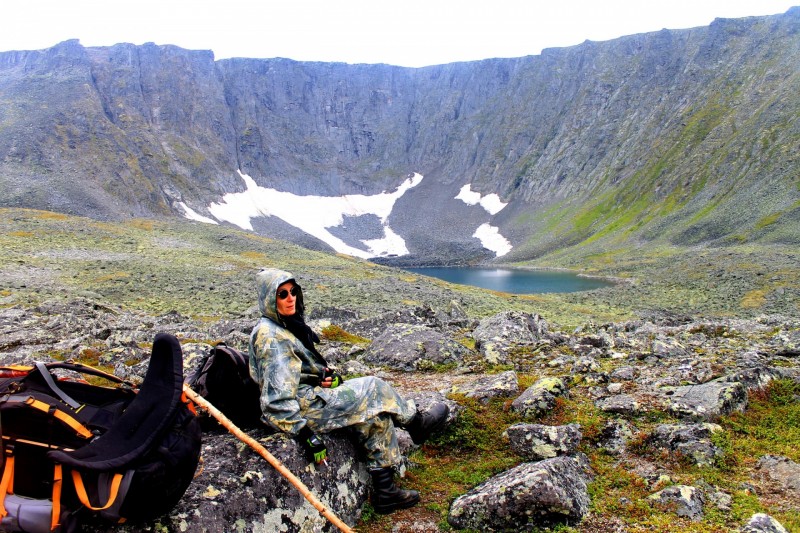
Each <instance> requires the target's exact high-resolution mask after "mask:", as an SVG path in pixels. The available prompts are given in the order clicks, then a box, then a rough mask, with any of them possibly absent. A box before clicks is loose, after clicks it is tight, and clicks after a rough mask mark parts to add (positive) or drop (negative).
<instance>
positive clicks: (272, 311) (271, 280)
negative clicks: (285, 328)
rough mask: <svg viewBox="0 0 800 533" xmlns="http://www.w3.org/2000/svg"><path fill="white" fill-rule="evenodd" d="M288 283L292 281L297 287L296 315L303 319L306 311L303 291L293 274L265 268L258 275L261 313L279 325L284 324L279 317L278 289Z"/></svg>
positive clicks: (257, 287)
mask: <svg viewBox="0 0 800 533" xmlns="http://www.w3.org/2000/svg"><path fill="white" fill-rule="evenodd" d="M287 281H292V282H294V284H295V285H296V286H297V289H298V293H297V303H296V305H295V308H296V310H297V311H296V313H295V314H296V315H299V316H300V317H301V318H302V316H303V312H304V311H305V306H304V305H303V289H302V288H301V287H300V285H298V284H297V281H295V279H294V276H293V275H292V274H291V273H289V272H286V271H284V270H279V269H277V268H264V269H262V270H261V271H260V272H259V273H258V274H256V290H257V291H258V310H259V311H261V316H265V317H267V318H269V319H270V320H272V321H274V322H277V323H278V324H283V320H281V318H280V317H279V316H278V294H277V292H278V287H280V286H281V285H283V284H284V283H286V282H287Z"/></svg>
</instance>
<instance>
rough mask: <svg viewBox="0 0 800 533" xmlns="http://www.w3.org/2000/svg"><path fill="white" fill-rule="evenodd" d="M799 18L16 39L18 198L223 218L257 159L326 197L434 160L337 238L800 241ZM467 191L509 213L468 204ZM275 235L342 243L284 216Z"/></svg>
mask: <svg viewBox="0 0 800 533" xmlns="http://www.w3.org/2000/svg"><path fill="white" fill-rule="evenodd" d="M799 23H800V9H799V8H793V9H791V10H789V11H788V12H787V13H786V14H784V15H780V16H773V17H760V18H747V19H737V20H717V21H715V22H714V23H712V24H711V25H710V26H709V27H704V28H696V29H692V30H681V31H669V30H663V31H661V32H656V33H650V34H642V35H635V36H630V37H624V38H620V39H616V40H613V41H608V42H603V43H594V42H586V43H584V44H582V45H579V46H575V47H570V48H562V49H550V50H545V51H544V52H543V53H542V54H541V55H539V56H531V57H523V58H517V59H496V60H486V61H478V62H469V63H457V64H450V65H441V66H435V67H427V68H420V69H409V68H401V67H393V66H388V65H347V64H336V63H302V62H296V61H290V60H285V59H269V60H263V59H229V60H222V61H215V60H214V58H213V54H212V53H211V52H208V51H188V50H183V49H179V48H176V47H172V46H156V45H153V44H145V45H142V46H133V45H129V44H119V45H115V46H113V47H108V48H85V47H83V46H81V45H80V44H79V43H78V42H77V41H68V42H64V43H61V44H59V45H57V46H54V47H53V48H50V49H47V50H42V51H27V52H6V53H2V54H0V187H2V190H3V192H4V194H3V195H2V198H0V205H2V206H23V207H35V208H45V209H52V210H56V211H63V212H69V213H78V214H83V215H89V216H92V217H95V218H127V217H132V216H144V217H154V216H155V217H161V216H175V215H178V216H186V215H187V213H190V212H191V213H194V214H196V215H197V216H198V217H199V216H204V217H207V218H208V219H210V220H211V219H214V218H215V217H214V216H213V215H212V214H211V211H210V210H209V207H210V206H211V205H212V204H215V203H220V202H222V201H223V200H224V198H225V195H226V194H228V193H236V192H241V191H243V190H244V188H245V184H244V182H243V181H242V179H241V177H240V176H239V174H238V173H237V171H241V172H242V173H244V174H246V175H248V176H250V177H252V179H253V180H254V182H255V183H256V184H257V185H258V186H259V187H263V188H265V189H273V190H277V191H280V192H288V193H292V194H294V195H316V196H325V197H337V196H342V195H347V194H363V195H377V194H379V193H381V192H382V191H391V190H394V189H396V188H397V187H398V186H399V184H400V183H402V182H403V180H405V179H406V177H407V176H408V175H409V174H411V173H413V172H418V173H419V174H421V175H423V176H424V177H425V178H424V180H423V181H422V183H421V184H419V185H418V186H416V187H414V188H413V189H411V190H410V191H408V192H407V193H406V194H404V195H403V196H402V197H401V198H399V199H398V200H397V201H396V202H395V204H394V205H393V208H392V209H391V213H390V214H388V215H387V216H385V217H383V218H382V219H381V224H382V226H381V225H378V226H376V225H375V223H374V220H373V218H374V216H375V215H374V214H373V215H364V214H363V213H362V214H359V213H354V214H351V215H349V216H351V217H352V218H351V219H348V220H350V222H351V223H350V224H346V223H344V222H342V223H340V224H339V226H338V232H339V233H338V234H337V236H339V237H340V238H342V239H343V240H344V241H345V242H348V244H350V243H356V245H357V246H361V248H362V249H365V248H364V245H363V244H358V243H359V242H360V241H361V240H364V239H373V238H376V235H375V234H376V233H377V236H378V237H380V236H385V235H386V234H388V233H387V228H389V227H390V228H391V230H392V232H393V233H395V234H397V235H399V237H400V238H402V239H403V240H404V242H405V245H406V247H407V250H408V255H407V256H406V259H407V260H410V261H418V262H419V261H422V262H443V261H446V260H448V261H452V260H454V259H457V260H475V259H489V258H492V257H494V256H495V255H498V253H497V252H494V253H493V252H492V251H490V250H488V249H487V248H489V247H488V246H487V245H486V242H485V241H481V240H480V239H479V238H476V237H475V234H476V230H477V229H478V228H479V227H481V225H483V224H489V225H490V226H491V228H494V230H495V231H497V232H498V234H499V235H502V237H503V238H504V239H507V241H508V242H509V243H510V245H511V246H512V248H511V252H510V253H508V255H506V256H504V259H509V258H511V259H526V258H532V257H538V256H541V255H543V254H546V253H548V252H550V251H552V250H555V249H560V248H564V247H566V246H571V245H572V246H574V245H579V246H581V247H583V248H585V250H586V251H587V253H590V252H592V251H593V250H596V249H608V248H609V246H612V247H619V246H629V245H630V243H631V242H637V243H640V242H643V241H658V242H670V243H673V244H679V245H695V244H705V243H713V244H720V243H730V242H742V241H748V242H749V241H759V242H769V243H772V242H780V243H793V244H796V243H797V238H798V237H797V236H798V235H800V231H798V224H800V188H799V187H798V181H797V179H798V178H797V176H798V175H800V172H799V170H800V163H799V162H798V159H797V156H796V154H797V150H798V148H799V147H800V125H798V124H800V122H799V121H798V120H797V116H798V114H800V97H799V96H798V95H800V74H799V72H798V68H797V65H798V64H800V32H799V31H798V28H800V24H799ZM464 185H470V187H471V190H472V191H473V192H477V193H479V194H481V195H484V196H485V195H488V194H492V193H494V194H497V195H499V198H500V199H501V200H502V202H504V203H506V204H507V206H506V207H505V208H504V209H503V210H501V211H498V212H495V213H489V212H487V211H486V210H484V209H482V208H481V207H480V206H478V205H467V204H465V203H464V202H462V201H460V200H456V199H455V197H456V196H457V195H458V194H459V191H460V190H461V189H462V187H463V186H464ZM300 205H301V206H302V205H303V203H302V202H300ZM183 206H185V207H188V209H190V210H191V211H187V209H185V208H184V207H183ZM301 209H302V207H301ZM311 215H313V213H310V214H309V216H311ZM364 217H366V218H364ZM370 217H371V218H370ZM217 220H218V221H219V219H217ZM333 225H334V226H336V224H333ZM253 228H254V229H255V230H256V231H258V232H260V233H262V234H267V235H272V236H279V237H288V238H290V239H294V240H297V241H299V242H303V243H304V244H306V245H308V246H312V247H318V248H327V247H329V246H330V242H327V241H326V240H325V239H324V238H320V237H318V236H316V237H309V236H308V235H307V231H304V230H302V229H298V227H297V225H296V224H292V223H291V222H287V221H286V219H285V218H284V219H282V218H280V217H279V216H277V215H274V214H273V216H263V217H260V218H258V219H257V220H256V221H255V223H253ZM366 253H367V255H369V252H366ZM384 255H390V254H384Z"/></svg>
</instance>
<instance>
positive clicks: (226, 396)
mask: <svg viewBox="0 0 800 533" xmlns="http://www.w3.org/2000/svg"><path fill="white" fill-rule="evenodd" d="M187 384H188V385H189V386H190V387H191V388H192V389H193V390H194V391H195V392H197V394H199V395H200V396H202V397H203V398H205V399H206V400H208V402H209V403H210V404H211V405H213V406H214V407H216V408H217V409H219V410H220V411H222V413H223V414H224V415H225V416H227V417H228V418H229V419H230V420H231V422H233V423H234V424H236V425H237V426H239V427H245V428H247V427H251V428H252V427H258V426H262V427H266V426H265V425H264V424H263V423H262V422H261V388H260V387H259V386H258V383H256V382H255V380H254V379H253V378H252V377H250V367H249V362H248V357H247V354H245V353H243V352H240V351H239V350H237V349H236V348H232V347H230V346H228V345H227V344H225V343H224V342H221V343H219V344H217V345H216V346H213V347H212V348H211V349H210V350H209V352H208V354H206V355H205V357H203V359H202V360H201V361H200V365H199V366H198V367H197V371H196V372H195V373H194V374H193V375H192V376H191V377H190V378H189V380H188V381H187ZM203 424H204V428H209V429H210V428H211V427H213V425H215V424H213V425H212V422H211V421H210V420H209V419H207V418H204V419H203Z"/></svg>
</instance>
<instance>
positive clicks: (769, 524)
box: [739, 513, 788, 533]
mask: <svg viewBox="0 0 800 533" xmlns="http://www.w3.org/2000/svg"><path fill="white" fill-rule="evenodd" d="M739 531H740V532H741V533H788V531H787V530H786V528H785V527H783V524H781V523H780V522H778V521H777V520H775V519H774V518H772V517H771V516H770V515H768V514H764V513H756V514H754V515H753V516H751V517H750V520H748V521H747V524H745V525H744V526H742V528H741V529H740V530H739Z"/></svg>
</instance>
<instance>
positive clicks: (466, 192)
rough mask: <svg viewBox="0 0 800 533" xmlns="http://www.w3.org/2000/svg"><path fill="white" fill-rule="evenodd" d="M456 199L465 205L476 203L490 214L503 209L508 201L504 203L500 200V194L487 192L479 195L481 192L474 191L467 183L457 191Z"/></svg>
mask: <svg viewBox="0 0 800 533" xmlns="http://www.w3.org/2000/svg"><path fill="white" fill-rule="evenodd" d="M455 199H456V200H461V201H462V202H464V203H465V204H467V205H478V204H480V206H481V207H483V208H484V209H485V210H486V212H487V213H489V214H490V215H496V214H497V213H499V212H500V211H502V210H503V208H504V207H505V206H507V205H508V203H504V202H502V201H500V196H498V195H497V194H495V193H491V194H487V195H486V196H483V197H482V196H481V193H479V192H474V191H473V190H472V187H470V184H469V183H467V184H466V185H464V186H463V187H461V190H460V191H459V192H458V195H457V196H456V197H455Z"/></svg>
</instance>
